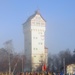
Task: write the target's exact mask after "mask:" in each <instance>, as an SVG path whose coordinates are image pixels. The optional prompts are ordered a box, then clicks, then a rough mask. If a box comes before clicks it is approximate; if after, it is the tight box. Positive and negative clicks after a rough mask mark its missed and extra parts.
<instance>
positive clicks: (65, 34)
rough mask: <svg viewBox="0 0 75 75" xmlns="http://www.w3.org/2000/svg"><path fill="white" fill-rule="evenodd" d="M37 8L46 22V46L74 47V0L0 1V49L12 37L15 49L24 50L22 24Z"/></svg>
mask: <svg viewBox="0 0 75 75" xmlns="http://www.w3.org/2000/svg"><path fill="white" fill-rule="evenodd" d="M37 9H39V10H40V13H41V15H42V16H43V17H44V19H45V20H46V22H47V25H46V47H48V49H49V52H51V53H52V54H53V53H58V52H59V51H61V50H65V49H67V48H69V49H71V50H72V51H73V49H74V48H75V0H0V48H1V47H3V43H4V42H5V41H7V40H10V39H12V40H13V44H14V48H15V51H17V52H20V51H22V50H23V49H24V36H23V27H22V24H23V23H24V22H25V21H26V19H27V18H28V17H29V16H30V15H32V14H34V12H35V11H36V10H37Z"/></svg>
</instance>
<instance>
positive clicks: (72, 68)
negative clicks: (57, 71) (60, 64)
mask: <svg viewBox="0 0 75 75" xmlns="http://www.w3.org/2000/svg"><path fill="white" fill-rule="evenodd" d="M66 71H67V74H68V75H73V74H74V75H75V64H69V65H67V68H66Z"/></svg>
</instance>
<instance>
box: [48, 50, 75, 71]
mask: <svg viewBox="0 0 75 75" xmlns="http://www.w3.org/2000/svg"><path fill="white" fill-rule="evenodd" d="M64 62H65V68H66V67H67V65H69V64H74V63H75V51H74V52H71V50H69V49H67V50H65V51H60V52H59V53H58V54H54V55H50V54H49V56H48V69H49V70H50V71H53V72H54V71H57V72H60V71H63V69H64Z"/></svg>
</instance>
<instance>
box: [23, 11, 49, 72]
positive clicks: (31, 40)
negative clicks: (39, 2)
mask: <svg viewBox="0 0 75 75" xmlns="http://www.w3.org/2000/svg"><path fill="white" fill-rule="evenodd" d="M45 30H46V21H45V20H44V18H43V17H42V16H41V14H40V12H39V11H36V12H35V13H34V14H33V15H31V16H30V17H29V18H28V19H27V21H26V22H25V23H24V24H23V32H24V43H25V44H24V47H25V48H24V50H25V55H26V58H27V61H26V67H25V69H26V68H27V70H32V71H36V70H37V69H38V68H39V66H41V65H44V64H46V65H47V53H48V52H47V50H48V49H47V48H45Z"/></svg>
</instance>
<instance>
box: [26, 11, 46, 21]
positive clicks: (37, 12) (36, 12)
mask: <svg viewBox="0 0 75 75" xmlns="http://www.w3.org/2000/svg"><path fill="white" fill-rule="evenodd" d="M37 14H38V15H40V16H41V18H42V19H43V20H44V21H45V19H44V18H43V17H42V15H41V14H40V12H39V10H36V11H35V13H34V14H33V15H31V16H30V17H29V18H28V19H27V21H26V22H28V21H30V20H31V19H32V18H34V17H35V16H36V15H37ZM45 22H46V21H45Z"/></svg>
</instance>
